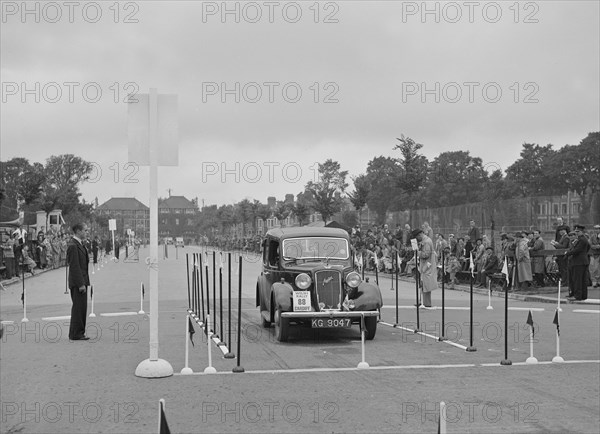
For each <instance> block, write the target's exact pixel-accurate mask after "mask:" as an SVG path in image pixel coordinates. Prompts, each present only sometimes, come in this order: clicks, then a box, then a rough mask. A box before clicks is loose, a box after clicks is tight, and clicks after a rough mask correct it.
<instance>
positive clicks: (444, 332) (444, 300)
mask: <svg viewBox="0 0 600 434" xmlns="http://www.w3.org/2000/svg"><path fill="white" fill-rule="evenodd" d="M445 259H446V254H445V253H444V251H443V250H442V330H441V336H440V337H439V338H438V341H447V340H448V338H446V325H445V319H446V286H445V284H444V281H445V280H446V262H445Z"/></svg>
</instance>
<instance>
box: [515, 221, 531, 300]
mask: <svg viewBox="0 0 600 434" xmlns="http://www.w3.org/2000/svg"><path fill="white" fill-rule="evenodd" d="M528 244H529V239H528V238H527V231H522V232H521V233H519V234H518V238H517V241H516V249H515V257H516V261H517V281H518V282H519V287H520V288H519V289H523V287H524V286H525V284H526V283H528V285H527V286H529V285H530V284H531V281H532V280H533V276H532V275H531V258H530V256H529V245H528ZM513 285H514V289H515V290H516V289H517V287H516V282H514V283H513Z"/></svg>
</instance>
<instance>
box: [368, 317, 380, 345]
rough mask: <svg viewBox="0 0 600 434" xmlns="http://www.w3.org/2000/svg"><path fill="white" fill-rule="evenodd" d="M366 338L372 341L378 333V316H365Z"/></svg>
mask: <svg viewBox="0 0 600 434" xmlns="http://www.w3.org/2000/svg"><path fill="white" fill-rule="evenodd" d="M365 329H366V330H365V340H367V341H371V340H373V338H374V337H375V333H377V317H376V316H368V317H366V318H365Z"/></svg>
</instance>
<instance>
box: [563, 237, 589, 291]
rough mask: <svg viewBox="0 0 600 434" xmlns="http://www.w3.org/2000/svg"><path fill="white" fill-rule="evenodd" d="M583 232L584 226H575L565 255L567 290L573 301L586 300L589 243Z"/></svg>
mask: <svg viewBox="0 0 600 434" xmlns="http://www.w3.org/2000/svg"><path fill="white" fill-rule="evenodd" d="M584 230H585V227H584V226H582V225H575V229H574V231H573V232H574V236H571V240H572V246H571V248H570V249H569V250H567V252H566V253H565V255H566V256H567V257H568V258H569V280H570V282H569V288H570V289H571V291H572V293H573V297H570V298H571V299H575V300H586V299H587V287H588V281H589V274H588V273H589V270H588V266H589V265H590V260H589V257H588V252H589V250H590V243H589V241H588V240H587V237H586V236H585V234H584V233H583V231H584ZM569 235H571V234H569Z"/></svg>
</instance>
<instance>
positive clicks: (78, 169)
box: [45, 154, 93, 192]
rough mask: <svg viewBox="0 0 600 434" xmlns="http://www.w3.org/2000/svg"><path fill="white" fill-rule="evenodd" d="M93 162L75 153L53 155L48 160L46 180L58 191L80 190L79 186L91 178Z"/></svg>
mask: <svg viewBox="0 0 600 434" xmlns="http://www.w3.org/2000/svg"><path fill="white" fill-rule="evenodd" d="M92 169H93V166H92V164H91V163H88V162H87V161H85V160H83V159H82V158H80V157H76V156H75V155H73V154H63V155H53V156H52V157H50V158H48V159H47V160H46V166H45V173H46V182H47V183H48V184H50V185H51V186H52V187H53V188H54V189H56V190H58V191H63V192H67V191H69V190H75V191H78V188H77V186H78V185H79V184H80V183H82V182H85V181H87V180H88V179H89V178H90V173H91V172H92Z"/></svg>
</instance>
